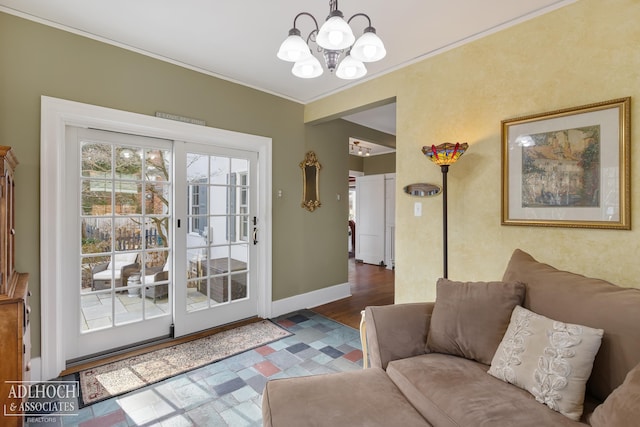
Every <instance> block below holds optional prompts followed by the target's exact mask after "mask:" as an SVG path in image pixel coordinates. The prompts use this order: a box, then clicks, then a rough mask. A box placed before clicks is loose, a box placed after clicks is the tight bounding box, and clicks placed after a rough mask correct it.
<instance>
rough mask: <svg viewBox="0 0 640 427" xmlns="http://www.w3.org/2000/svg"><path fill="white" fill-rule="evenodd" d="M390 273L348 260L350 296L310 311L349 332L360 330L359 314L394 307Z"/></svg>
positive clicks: (374, 266) (392, 284)
mask: <svg viewBox="0 0 640 427" xmlns="http://www.w3.org/2000/svg"><path fill="white" fill-rule="evenodd" d="M394 278H395V273H394V271H393V270H387V269H386V268H384V267H380V266H378V265H372V264H363V263H356V262H355V260H354V259H353V258H350V259H349V284H350V285H351V296H350V297H348V298H343V299H341V300H338V301H333V302H330V303H328V304H323V305H320V306H318V307H314V308H312V309H311V310H312V311H314V312H316V313H318V314H322V315H324V316H326V317H329V318H330V319H333V320H335V321H336V322H340V323H343V324H345V325H347V326H351V327H352V328H356V329H357V328H359V325H360V312H361V311H362V310H364V308H365V307H366V306H368V305H387V304H393V300H394V289H395V286H394Z"/></svg>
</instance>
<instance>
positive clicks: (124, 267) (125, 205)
mask: <svg viewBox="0 0 640 427" xmlns="http://www.w3.org/2000/svg"><path fill="white" fill-rule="evenodd" d="M80 151H81V164H82V177H81V178H80V191H81V194H80V201H81V206H80V215H81V224H82V225H81V227H82V244H81V271H80V274H81V283H82V285H81V297H80V304H81V313H82V319H81V327H80V330H81V331H82V332H91V331H94V330H98V329H104V328H108V327H112V326H115V325H121V324H125V323H133V322H141V321H144V320H145V319H149V318H152V317H157V316H162V315H169V314H171V312H170V302H169V295H170V293H169V289H170V287H171V281H170V276H169V273H168V272H169V271H170V265H169V264H170V259H171V257H170V252H169V248H170V245H171V236H170V233H169V231H170V218H171V217H170V212H171V194H172V184H171V177H170V175H169V173H170V171H171V164H170V160H171V151H170V150H166V149H159V148H150V147H136V146H133V145H122V144H115V143H114V144H112V143H96V142H93V141H92V142H83V143H81V148H80Z"/></svg>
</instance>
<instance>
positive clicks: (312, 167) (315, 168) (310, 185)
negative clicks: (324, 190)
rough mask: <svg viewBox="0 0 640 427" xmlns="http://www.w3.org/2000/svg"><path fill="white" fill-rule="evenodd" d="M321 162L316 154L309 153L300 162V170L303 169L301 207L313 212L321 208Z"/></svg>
mask: <svg viewBox="0 0 640 427" xmlns="http://www.w3.org/2000/svg"><path fill="white" fill-rule="evenodd" d="M320 168H322V165H320V162H318V158H317V157H316V153H314V152H313V151H309V152H308V153H307V155H306V156H305V158H304V160H303V161H302V162H300V169H302V204H301V206H302V207H303V208H305V209H306V210H308V211H309V212H313V211H315V210H316V208H319V207H320V206H321V205H322V204H321V203H320V191H319V189H318V188H319V187H318V181H319V180H320Z"/></svg>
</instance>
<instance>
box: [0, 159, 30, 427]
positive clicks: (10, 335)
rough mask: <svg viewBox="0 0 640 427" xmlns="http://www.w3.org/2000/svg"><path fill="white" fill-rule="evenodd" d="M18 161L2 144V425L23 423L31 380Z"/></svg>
mask: <svg viewBox="0 0 640 427" xmlns="http://www.w3.org/2000/svg"><path fill="white" fill-rule="evenodd" d="M17 164H18V161H17V160H16V158H15V156H14V155H13V152H12V151H11V147H6V146H0V355H2V362H1V363H0V406H1V407H0V410H2V414H1V415H0V421H2V422H1V423H0V424H1V425H3V426H21V425H22V424H23V417H22V416H12V415H19V413H20V411H19V408H20V404H21V403H22V402H23V401H24V400H26V396H25V397H23V396H24V395H25V393H24V392H23V390H24V389H23V388H20V387H18V386H19V385H20V383H21V382H23V381H29V378H30V376H29V373H30V372H29V371H30V370H31V364H30V362H31V339H30V332H29V331H30V325H29V314H30V312H31V308H30V307H29V301H28V297H29V295H30V293H29V290H28V287H29V286H28V274H26V273H17V272H16V271H15V222H14V221H15V214H14V211H15V207H14V199H15V198H14V190H15V183H14V181H13V171H14V170H15V167H16V165H17Z"/></svg>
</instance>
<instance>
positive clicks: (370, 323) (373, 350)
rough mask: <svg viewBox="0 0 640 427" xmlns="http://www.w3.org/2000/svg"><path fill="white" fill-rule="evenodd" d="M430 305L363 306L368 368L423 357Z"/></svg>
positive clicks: (431, 305) (430, 303) (430, 311)
mask: <svg viewBox="0 0 640 427" xmlns="http://www.w3.org/2000/svg"><path fill="white" fill-rule="evenodd" d="M433 305H434V303H433V302H424V303H409V304H394V305H385V306H378V307H367V308H366V310H365V322H366V333H367V347H368V354H369V358H370V363H371V366H372V367H378V368H382V369H386V368H387V364H388V363H389V362H391V361H392V360H397V359H404V358H406V357H412V356H417V355H419V354H424V352H425V344H426V342H427V333H428V332H429V323H430V321H431V313H432V311H433Z"/></svg>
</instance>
